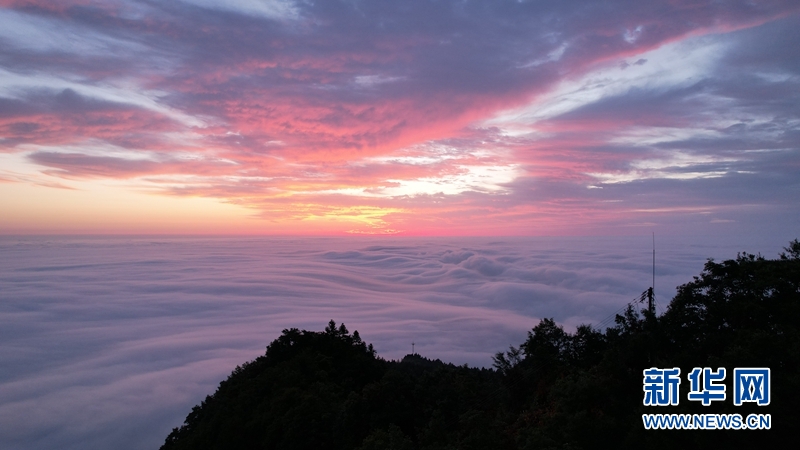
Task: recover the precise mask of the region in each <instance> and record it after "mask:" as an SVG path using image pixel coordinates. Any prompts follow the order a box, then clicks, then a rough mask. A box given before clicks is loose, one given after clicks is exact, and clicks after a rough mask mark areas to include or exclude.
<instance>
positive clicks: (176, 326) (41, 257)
mask: <svg viewBox="0 0 800 450" xmlns="http://www.w3.org/2000/svg"><path fill="white" fill-rule="evenodd" d="M704 242H705V243H704V244H703V245H700V246H697V245H693V246H690V245H688V244H687V242H685V241H679V240H672V241H670V242H665V241H662V240H661V239H659V248H660V249H662V248H663V250H659V254H658V260H657V271H656V276H657V278H656V293H657V300H658V301H659V308H660V309H661V310H663V308H664V307H665V306H666V304H667V303H668V301H669V299H670V298H671V297H672V295H673V294H674V292H675V291H674V288H675V286H677V285H679V284H682V283H685V282H687V281H689V280H691V276H692V275H696V274H697V273H699V271H700V269H701V268H702V264H703V263H704V261H705V258H706V257H709V256H714V257H717V258H718V259H722V258H731V257H734V256H735V254H736V251H737V250H740V249H741V246H742V245H744V244H742V243H737V244H735V245H730V244H725V243H714V241H713V240H709V239H705V240H704ZM650 245H651V242H650V237H649V236H648V237H644V238H618V239H605V240H598V239H587V238H571V239H567V238H565V239H559V240H553V239H541V238H540V239H503V240H490V239H476V238H471V239H466V238H464V239H441V238H440V239H433V238H426V239H422V238H415V239H411V238H406V239H397V238H395V239H364V238H361V239H352V238H351V239H349V240H344V239H323V238H318V239H309V240H296V239H231V238H219V239H213V238H208V239H188V238H187V239H179V238H163V239H162V238H45V237H42V238H11V237H6V238H0V253H2V255H3V258H0V292H1V293H2V301H0V342H2V343H3V344H2V345H0V360H2V361H3V364H2V365H0V441H2V442H3V446H4V447H3V448H6V449H12V450H22V449H25V450H33V449H52V448H59V449H65V450H67V449H85V448H116V449H144V448H155V447H156V446H157V445H159V444H160V443H161V442H162V440H163V439H164V437H165V436H166V435H167V433H168V432H169V430H170V429H171V428H172V427H174V426H177V425H179V424H180V423H181V422H182V420H183V418H184V417H185V415H186V414H187V412H188V411H189V409H190V408H191V406H192V405H195V404H197V403H198V402H199V401H200V400H202V399H203V398H204V396H205V395H207V394H209V393H211V392H213V390H214V389H215V387H216V385H217V383H218V382H219V381H220V380H222V379H224V378H225V377H226V376H227V375H228V374H229V373H230V371H231V370H233V368H234V367H235V366H236V365H237V364H241V363H243V362H244V361H248V360H252V359H254V358H255V357H257V356H259V355H260V354H263V351H264V346H265V345H266V344H267V343H269V342H270V341H271V340H273V339H275V338H276V337H277V336H279V335H280V332H281V330H282V329H284V328H290V327H298V328H306V329H311V330H321V329H322V328H323V327H324V326H325V325H326V324H327V322H328V320H329V319H334V320H336V321H337V322H344V323H345V324H346V325H347V327H348V328H349V329H350V330H351V331H353V330H356V329H357V330H358V331H359V332H360V334H361V335H362V336H363V337H364V338H365V340H366V341H368V342H372V343H374V344H375V347H376V349H377V350H378V352H379V354H380V355H381V356H383V357H385V358H390V359H397V358H401V357H402V356H403V355H405V354H407V353H410V351H411V343H412V342H414V343H415V348H416V350H417V352H419V353H421V354H423V355H425V356H427V357H432V358H441V359H443V360H445V361H450V362H454V363H457V364H462V363H469V364H470V365H472V366H489V365H490V364H491V358H490V357H491V355H492V354H494V353H495V352H497V351H501V350H505V349H507V348H508V346H509V345H519V344H520V343H521V342H523V341H524V339H525V336H526V332H527V331H528V330H530V329H531V328H532V327H533V326H534V325H536V323H538V320H539V319H540V318H543V317H555V319H556V320H557V321H558V322H559V323H562V324H564V325H565V326H566V327H567V328H568V329H569V328H574V327H575V326H577V325H578V324H580V323H591V324H600V323H606V324H608V323H610V322H609V321H606V322H603V321H604V320H605V319H609V318H610V317H613V316H612V315H613V313H614V312H616V311H619V310H620V308H623V307H624V306H625V305H626V304H627V303H628V302H629V301H631V300H633V299H634V298H635V297H638V296H639V294H640V293H641V292H642V291H644V290H645V289H647V287H648V286H650V282H651V276H652V275H651V269H652V268H651V262H652V260H651V258H652V255H651V249H650ZM782 245H785V243H784V242H769V243H767V244H765V243H763V242H762V243H753V242H752V241H751V242H749V243H748V244H747V246H753V247H755V248H760V249H762V250H763V251H764V252H765V254H767V255H774V254H776V253H777V252H778V251H780V249H781V246H782Z"/></svg>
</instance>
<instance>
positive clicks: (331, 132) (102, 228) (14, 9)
mask: <svg viewBox="0 0 800 450" xmlns="http://www.w3.org/2000/svg"><path fill="white" fill-rule="evenodd" d="M0 5H2V6H1V7H0V24H2V26H0V42H1V43H2V46H0V58H1V59H0V209H2V211H3V213H2V218H1V219H0V233H5V234H8V233H14V234H19V233H23V234H24V233H95V234H96V233H101V234H129V233H134V234H135V233H170V234H176V233H188V234H229V233H232V234H297V235H348V234H358V235H362V234H377V235H387V234H398V235H553V234H561V235H571V234H580V235H587V234H637V233H649V232H650V231H656V232H657V233H696V232H710V233H718V232H725V233H749V232H750V231H752V230H753V229H759V228H763V227H767V228H769V229H770V230H772V231H774V232H778V233H783V232H786V231H787V230H792V229H796V227H797V225H798V217H800V202H797V198H798V195H800V176H799V175H800V154H799V153H798V152H800V134H798V129H799V127H800V65H798V63H800V53H799V52H800V50H798V49H800V34H798V31H797V30H800V4H798V3H797V2H795V1H790V0H786V1H781V0H773V1H761V2H755V3H753V2H744V1H729V2H722V3H718V2H713V3H708V4H706V2H699V3H698V2H689V1H663V2H625V1H620V2H612V3H608V2H602V3H598V2H522V1H520V2H517V1H503V2H460V1H459V2H427V1H418V2H417V1H415V2H372V1H369V2H342V3H338V2H319V3H316V4H315V3H305V2H293V1H283V0H264V1H258V0H240V1H235V2H230V1H227V2H222V1H219V2H218V1H214V0H184V1H180V2H149V1H138V0H108V1H77V0H76V1H64V2H55V3H54V2H43V1H34V0H31V1H26V0H19V1H15V0H4V1H2V2H0ZM788 237H789V238H790V237H792V236H788Z"/></svg>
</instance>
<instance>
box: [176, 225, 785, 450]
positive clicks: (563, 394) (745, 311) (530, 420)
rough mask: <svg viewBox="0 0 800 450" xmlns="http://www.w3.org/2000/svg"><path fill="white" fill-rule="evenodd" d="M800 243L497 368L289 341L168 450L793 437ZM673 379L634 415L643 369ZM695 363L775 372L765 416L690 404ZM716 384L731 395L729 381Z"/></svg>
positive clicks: (209, 402)
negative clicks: (674, 392) (691, 425)
mask: <svg viewBox="0 0 800 450" xmlns="http://www.w3.org/2000/svg"><path fill="white" fill-rule="evenodd" d="M798 319H800V242H798V241H797V240H795V241H793V242H792V243H790V245H789V247H787V248H786V252H785V253H783V254H781V255H780V257H779V258H778V259H774V260H769V259H765V258H763V257H761V256H757V255H751V254H746V253H745V254H741V255H739V256H738V257H737V259H735V260H728V261H724V262H721V263H716V262H714V261H711V260H709V261H708V262H707V263H706V265H705V268H704V270H703V272H702V273H701V274H700V275H699V276H697V277H695V279H694V280H693V281H691V282H689V283H687V284H685V285H683V286H680V287H679V288H678V291H677V295H676V296H675V298H674V299H673V300H672V302H671V303H670V304H669V307H668V309H667V311H666V313H664V314H663V315H661V316H658V317H656V316H655V315H653V314H651V313H650V312H649V311H648V310H646V309H644V310H641V311H639V310H638V309H637V308H634V307H632V306H631V307H629V308H628V309H627V311H626V312H625V313H624V314H622V315H618V316H617V317H616V324H615V326H612V327H610V328H607V329H605V330H598V329H594V328H592V327H590V326H581V327H578V329H577V330H576V332H575V333H567V332H565V331H564V330H563V329H562V328H561V327H560V326H558V325H557V324H556V323H555V322H554V321H553V320H552V319H544V320H542V321H541V322H540V323H539V324H538V325H536V326H535V327H534V328H533V329H532V330H531V331H530V332H529V333H528V339H527V340H526V341H525V342H524V343H522V344H521V345H520V346H519V347H511V348H510V349H509V350H508V351H505V352H499V353H498V354H497V355H496V356H495V364H494V369H478V368H468V367H462V366H455V365H453V364H447V363H443V362H441V361H438V360H436V361H431V360H429V359H426V358H423V357H421V356H418V355H408V356H406V357H405V358H403V360H402V361H386V360H383V359H381V358H380V357H378V356H377V355H376V353H375V351H374V350H373V348H372V346H371V345H367V344H366V343H364V342H363V341H362V340H361V338H360V336H359V335H358V332H357V331H356V332H354V333H352V334H350V333H349V331H348V330H347V328H346V327H345V325H344V324H342V325H340V326H338V327H337V325H336V324H335V323H334V322H333V321H331V322H330V323H329V325H328V327H327V328H326V329H325V330H324V331H322V332H313V331H305V330H302V331H301V330H297V329H291V330H284V332H283V334H282V335H281V336H280V337H279V338H278V339H276V340H275V341H273V342H272V343H271V344H270V345H269V346H268V347H267V351H266V354H265V355H264V356H261V357H259V358H257V359H256V360H254V361H252V362H249V363H246V364H244V365H243V366H241V367H237V368H236V369H235V370H234V371H233V373H232V374H231V375H230V376H229V377H228V379H227V380H225V381H223V382H222V383H220V386H219V389H218V390H217V392H216V393H214V394H213V395H210V396H208V397H206V399H205V401H203V402H202V403H201V404H200V405H199V406H195V407H194V408H193V409H192V412H191V413H189V415H188V416H187V418H186V421H185V423H184V425H183V426H182V427H180V428H176V429H174V430H173V431H172V433H170V435H169V436H168V437H167V439H166V442H165V444H164V445H163V446H162V449H165V450H166V449H363V450H366V449H493V448H497V449H539V448H542V449H549V448H552V449H583V448H585V449H589V448H631V449H634V448H665V449H666V448H676V447H680V448H711V447H714V448H717V447H719V448H722V447H723V446H726V445H727V446H731V447H732V448H741V447H743V446H749V445H752V446H754V447H756V446H758V447H763V446H765V445H777V444H781V443H784V442H791V441H795V442H796V439H797V437H798V435H800V433H799V432H798V427H797V424H798V423H800V415H798V413H797V406H798V405H800V403H799V402H798V401H800V377H799V376H798V363H800V361H799V360H800V329H799V328H798ZM651 367H657V368H672V367H680V368H681V372H680V373H681V377H682V378H683V380H684V381H683V383H682V384H681V385H680V403H679V404H678V405H677V406H668V407H664V406H643V401H642V398H643V388H642V386H643V370H645V369H648V368H651ZM694 367H711V368H713V369H716V368H719V367H723V368H727V370H728V371H729V373H730V372H732V371H733V369H734V368H735V367H768V368H770V369H771V387H770V389H771V393H772V398H771V402H770V404H769V405H767V406H758V405H756V404H755V403H746V404H743V405H741V406H735V405H733V403H732V402H731V401H719V402H712V404H711V405H709V406H703V405H702V404H701V403H700V402H695V401H687V400H686V394H687V393H688V392H689V383H688V382H687V381H686V377H685V375H686V374H688V373H689V372H690V371H691V370H692V368H694ZM725 384H726V386H727V389H728V392H732V389H733V387H732V386H731V382H730V378H728V379H726V381H725ZM752 412H756V413H761V414H771V416H772V427H771V429H770V430H714V431H709V430H703V431H699V430H693V431H688V430H645V429H644V427H643V425H642V414H644V413H692V414H708V413H739V414H742V415H743V416H744V415H747V414H750V413H752Z"/></svg>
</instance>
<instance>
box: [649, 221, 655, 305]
mask: <svg viewBox="0 0 800 450" xmlns="http://www.w3.org/2000/svg"><path fill="white" fill-rule="evenodd" d="M655 287H656V232H655V231H654V232H653V284H651V285H650V289H648V290H647V309H648V310H650V314H653V315H654V316H655V314H656V304H655V293H654V291H655Z"/></svg>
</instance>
